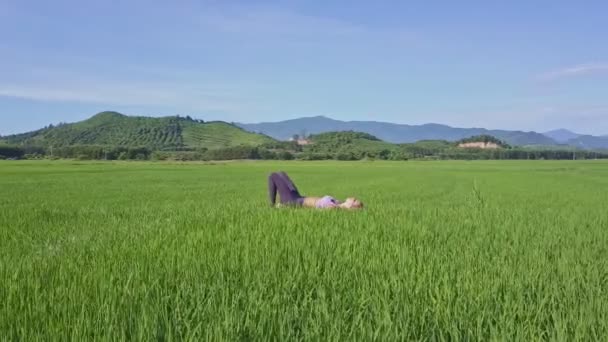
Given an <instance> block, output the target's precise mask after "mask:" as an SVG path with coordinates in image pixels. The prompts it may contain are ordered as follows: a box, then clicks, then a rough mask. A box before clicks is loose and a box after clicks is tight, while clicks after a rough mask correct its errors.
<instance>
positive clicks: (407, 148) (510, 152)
mask: <svg viewBox="0 0 608 342" xmlns="http://www.w3.org/2000/svg"><path fill="white" fill-rule="evenodd" d="M387 146H390V148H367V147H365V146H357V145H347V147H336V145H333V144H332V148H326V149H323V148H319V146H318V145H317V146H316V147H315V148H312V147H309V146H299V145H297V144H296V143H295V142H272V143H268V144H265V145H262V146H235V147H226V148H220V149H205V148H202V149H182V150H173V151H161V150H154V149H151V148H149V147H121V146H99V145H75V146H65V147H58V148H52V147H48V148H44V147H38V146H16V145H0V159H49V158H50V159H78V160H177V161H197V160H200V161H205V160H236V159H256V160H293V159H298V160H421V159H422V160H446V159H456V160H479V159H483V160H490V159H495V160H502V159H504V160H515V159H520V160H521V159H530V160H541V159H553V160H572V159H577V160H578V159H607V158H608V152H601V151H581V150H550V149H527V148H508V149H463V148H456V147H454V146H453V144H451V143H448V142H442V141H426V142H425V141H423V142H418V143H413V144H400V145H390V144H387Z"/></svg>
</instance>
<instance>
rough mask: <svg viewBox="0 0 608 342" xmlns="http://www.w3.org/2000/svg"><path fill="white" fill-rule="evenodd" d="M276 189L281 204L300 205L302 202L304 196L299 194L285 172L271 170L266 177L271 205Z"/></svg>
mask: <svg viewBox="0 0 608 342" xmlns="http://www.w3.org/2000/svg"><path fill="white" fill-rule="evenodd" d="M277 191H278V192H279V197H280V198H281V204H286V205H302V203H303V202H304V197H302V195H300V192H299V191H298V188H296V186H295V184H293V182H292V181H291V179H290V178H289V176H287V174H286V173H285V172H273V173H271V174H270V176H269V177H268V195H269V197H270V205H272V206H274V205H275V203H276V198H277Z"/></svg>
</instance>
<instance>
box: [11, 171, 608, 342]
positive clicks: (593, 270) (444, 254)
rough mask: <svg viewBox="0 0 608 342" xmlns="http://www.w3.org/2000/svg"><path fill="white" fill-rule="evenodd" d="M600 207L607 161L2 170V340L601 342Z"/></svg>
mask: <svg viewBox="0 0 608 342" xmlns="http://www.w3.org/2000/svg"><path fill="white" fill-rule="evenodd" d="M275 170H285V171H287V172H288V173H289V174H290V176H291V177H292V178H293V180H294V181H295V182H296V184H297V185H298V187H299V188H300V190H301V191H302V192H303V193H304V194H309V195H325V194H330V195H334V196H336V197H339V198H344V197H346V196H351V195H352V196H357V197H359V198H361V200H363V201H364V203H365V204H366V208H365V209H364V210H363V211H359V212H349V211H318V210H310V209H289V208H281V209H271V208H270V207H269V205H268V200H267V194H266V177H267V174H268V173H269V172H271V171H275ZM607 204H608V163H607V162H601V161H587V162H582V161H576V162H575V161H562V162H553V161H512V162H506V161H484V162H456V161H445V162H352V163H351V162H283V163H278V162H234V163H188V164H179V163H173V164H171V163H128V162H123V163H118V162H117V163H109V162H108V163H102V162H99V163H96V162H82V163H81V162H71V161H60V162H44V161H39V162H8V161H6V162H0V340H23V341H33V340H61V341H66V340H78V341H85V340H145V341H150V340H160V341H174V340H288V341H292V340H321V341H351V340H379V341H387V340H423V341H434V340H448V341H459V340H467V341H475V340H480V341H488V340H504V341H533V340H558V341H575V340H585V341H589V340H606V339H607V338H608V210H607Z"/></svg>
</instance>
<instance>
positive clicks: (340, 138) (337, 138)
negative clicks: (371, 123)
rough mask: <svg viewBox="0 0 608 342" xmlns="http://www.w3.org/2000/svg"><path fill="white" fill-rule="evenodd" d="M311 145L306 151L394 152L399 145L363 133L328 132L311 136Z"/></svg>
mask: <svg viewBox="0 0 608 342" xmlns="http://www.w3.org/2000/svg"><path fill="white" fill-rule="evenodd" d="M310 140H311V144H310V145H308V146H307V147H306V148H305V149H306V150H309V151H312V152H335V151H345V152H346V151H354V150H359V151H375V152H379V151H382V150H394V149H396V148H397V145H395V144H391V143H388V142H386V141H382V140H380V139H378V138H376V137H375V136H373V135H371V134H367V133H363V132H354V131H342V132H327V133H320V134H316V135H311V136H310Z"/></svg>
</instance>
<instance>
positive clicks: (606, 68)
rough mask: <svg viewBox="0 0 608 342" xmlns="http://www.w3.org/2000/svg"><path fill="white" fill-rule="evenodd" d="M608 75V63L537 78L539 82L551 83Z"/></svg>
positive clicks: (546, 74) (585, 65)
mask: <svg viewBox="0 0 608 342" xmlns="http://www.w3.org/2000/svg"><path fill="white" fill-rule="evenodd" d="M599 74H608V63H587V64H579V65H575V66H571V67H567V68H562V69H558V70H553V71H550V72H546V73H544V74H541V75H539V76H538V77H537V79H538V80H539V81H543V82H549V81H555V80H559V79H563V78H572V77H579V76H590V75H599Z"/></svg>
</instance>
